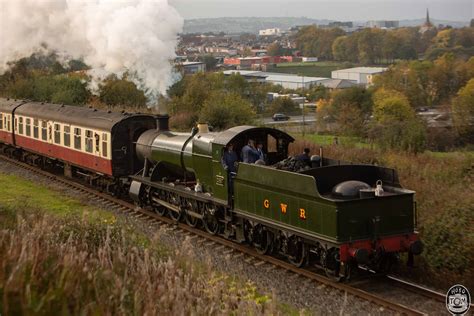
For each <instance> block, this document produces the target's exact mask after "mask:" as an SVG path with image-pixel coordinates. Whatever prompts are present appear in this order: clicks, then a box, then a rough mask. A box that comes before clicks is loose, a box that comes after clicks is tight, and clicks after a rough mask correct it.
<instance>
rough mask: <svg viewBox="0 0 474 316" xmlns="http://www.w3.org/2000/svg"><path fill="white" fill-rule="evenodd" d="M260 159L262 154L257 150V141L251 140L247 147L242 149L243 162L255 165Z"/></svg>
mask: <svg viewBox="0 0 474 316" xmlns="http://www.w3.org/2000/svg"><path fill="white" fill-rule="evenodd" d="M259 157H260V153H259V152H258V150H257V148H255V141H254V140H253V139H249V141H248V143H247V145H245V146H244V148H242V161H243V162H245V163H255V161H257V160H258V159H259Z"/></svg>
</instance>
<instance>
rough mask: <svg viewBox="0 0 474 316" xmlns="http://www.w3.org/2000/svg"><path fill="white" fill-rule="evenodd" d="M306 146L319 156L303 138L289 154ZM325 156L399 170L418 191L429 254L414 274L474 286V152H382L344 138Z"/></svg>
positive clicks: (405, 181)
mask: <svg viewBox="0 0 474 316" xmlns="http://www.w3.org/2000/svg"><path fill="white" fill-rule="evenodd" d="M314 139H315V140H317V139H318V138H317V137H315V138H314ZM321 140H323V141H324V138H322V139H321ZM326 144H327V143H326ZM341 144H342V145H341ZM323 146H324V144H323ZM304 147H310V148H311V149H312V152H313V153H318V152H319V145H318V144H316V143H315V142H314V141H313V138H311V137H307V138H306V140H305V141H303V140H301V139H299V140H298V141H297V142H296V143H295V144H294V145H292V148H291V151H292V152H293V153H298V152H301V151H302V149H303V148H304ZM324 155H325V156H326V157H331V158H336V159H341V160H346V161H353V162H360V163H371V164H377V165H381V166H386V167H391V168H395V169H396V170H397V171H398V174H399V177H400V182H401V184H402V185H403V186H404V187H406V188H409V189H411V190H414V191H416V200H417V208H418V228H419V231H420V234H421V239H422V241H423V242H424V244H425V250H424V253H423V254H422V255H421V258H419V260H418V266H419V268H418V269H416V270H415V272H416V273H415V276H416V277H419V278H420V279H423V280H424V281H427V282H430V283H433V284H436V285H438V286H443V287H448V286H450V285H452V284H455V283H462V284H464V285H466V286H468V287H469V288H474V225H473V218H474V185H473V180H474V154H473V153H472V152H452V153H443V154H438V153H432V152H425V153H423V154H418V155H414V154H408V153H401V152H382V151H380V150H377V149H370V148H357V147H356V145H354V144H348V143H345V142H344V139H342V140H341V142H340V145H338V146H335V145H326V146H324ZM415 276H414V277H415Z"/></svg>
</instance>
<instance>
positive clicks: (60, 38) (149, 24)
mask: <svg viewBox="0 0 474 316" xmlns="http://www.w3.org/2000/svg"><path fill="white" fill-rule="evenodd" d="M182 27H183V19H182V18H181V16H180V15H179V14H178V12H177V11H176V10H175V9H174V8H173V7H171V6H170V5H169V4H168V1H167V0H125V1H124V0H0V73H3V72H4V71H5V70H6V69H7V62H9V61H13V60H17V59H19V58H22V57H28V56H30V55H31V54H32V53H35V52H38V51H40V50H42V47H46V48H47V49H48V50H52V51H55V52H57V53H58V54H59V55H66V56H70V57H71V58H82V59H83V60H84V62H85V63H86V64H88V65H89V66H91V67H92V69H93V70H94V71H92V73H102V74H103V73H104V72H105V73H108V74H112V73H113V74H119V75H120V74H123V73H126V72H128V73H129V74H131V78H132V79H133V80H134V81H135V83H137V84H138V85H139V87H140V88H142V89H144V90H147V91H148V94H149V95H151V96H152V97H156V96H157V95H158V94H159V93H161V94H164V93H165V92H166V89H167V88H168V87H169V85H170V84H172V75H171V72H172V66H171V64H170V60H171V59H172V58H174V57H175V47H176V44H177V41H178V33H179V32H181V30H182ZM129 78H130V76H129Z"/></svg>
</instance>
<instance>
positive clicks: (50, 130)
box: [47, 121, 54, 144]
mask: <svg viewBox="0 0 474 316" xmlns="http://www.w3.org/2000/svg"><path fill="white" fill-rule="evenodd" d="M47 126H48V143H49V144H53V131H54V124H53V122H51V121H48V123H47Z"/></svg>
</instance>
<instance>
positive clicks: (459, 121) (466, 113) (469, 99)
mask: <svg viewBox="0 0 474 316" xmlns="http://www.w3.org/2000/svg"><path fill="white" fill-rule="evenodd" d="M451 109H452V113H453V125H454V127H455V128H456V130H457V131H458V133H459V135H460V136H461V137H462V138H463V139H464V140H466V141H467V142H469V143H473V142H474V78H473V79H471V80H469V82H468V83H467V84H466V86H464V87H463V88H461V89H460V90H459V92H458V94H457V96H456V98H454V100H453V103H452V106H451Z"/></svg>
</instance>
